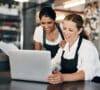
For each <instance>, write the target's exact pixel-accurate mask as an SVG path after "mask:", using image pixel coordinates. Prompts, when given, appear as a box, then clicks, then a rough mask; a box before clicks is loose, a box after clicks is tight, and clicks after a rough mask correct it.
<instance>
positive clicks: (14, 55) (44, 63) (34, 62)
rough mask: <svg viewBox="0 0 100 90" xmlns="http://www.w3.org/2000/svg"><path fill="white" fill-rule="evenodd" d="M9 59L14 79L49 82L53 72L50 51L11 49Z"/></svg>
mask: <svg viewBox="0 0 100 90" xmlns="http://www.w3.org/2000/svg"><path fill="white" fill-rule="evenodd" d="M9 59H10V69H11V78H12V79H19V80H31V81H40V82H47V81H48V75H49V74H50V73H51V72H52V70H51V53H50V52H49V51H43V50H17V51H10V52H9Z"/></svg>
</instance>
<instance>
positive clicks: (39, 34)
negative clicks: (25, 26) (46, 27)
mask: <svg viewBox="0 0 100 90" xmlns="http://www.w3.org/2000/svg"><path fill="white" fill-rule="evenodd" d="M33 40H34V41H36V42H40V43H43V28H42V27H41V26H39V27H36V29H35V32H34V35H33Z"/></svg>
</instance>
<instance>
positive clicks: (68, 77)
mask: <svg viewBox="0 0 100 90" xmlns="http://www.w3.org/2000/svg"><path fill="white" fill-rule="evenodd" d="M62 78H63V81H79V80H84V78H85V74H84V71H82V70H81V71H78V72H75V73H71V74H62Z"/></svg>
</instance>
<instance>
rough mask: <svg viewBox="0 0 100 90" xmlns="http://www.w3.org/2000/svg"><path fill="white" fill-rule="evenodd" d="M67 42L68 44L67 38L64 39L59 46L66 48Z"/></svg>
mask: <svg viewBox="0 0 100 90" xmlns="http://www.w3.org/2000/svg"><path fill="white" fill-rule="evenodd" d="M65 44H66V40H62V41H61V42H60V43H59V47H62V48H64V46H65Z"/></svg>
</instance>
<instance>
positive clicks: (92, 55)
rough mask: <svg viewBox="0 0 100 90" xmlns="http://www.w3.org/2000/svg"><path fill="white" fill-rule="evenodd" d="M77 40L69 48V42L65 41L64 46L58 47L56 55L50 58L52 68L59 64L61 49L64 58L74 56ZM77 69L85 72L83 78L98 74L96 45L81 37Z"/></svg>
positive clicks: (99, 66) (99, 69) (99, 64)
mask: <svg viewBox="0 0 100 90" xmlns="http://www.w3.org/2000/svg"><path fill="white" fill-rule="evenodd" d="M78 40H79V39H77V41H76V42H75V43H74V44H73V45H72V47H71V48H70V50H69V47H68V46H69V44H68V43H67V44H66V45H65V47H64V48H59V50H58V52H57V54H56V56H55V57H54V58H53V59H52V69H54V68H55V67H56V66H58V65H60V62H61V55H62V51H63V50H64V51H65V53H64V58H67V59H69V60H70V59H71V58H74V55H75V53H76V48H77V44H78ZM77 69H78V71H80V70H83V71H84V72H85V80H92V79H93V77H94V76H97V75H99V76H100V61H99V56H98V52H97V49H96V47H95V46H94V45H93V44H92V42H91V41H89V40H86V39H83V41H82V43H81V46H80V48H79V51H78V64H77Z"/></svg>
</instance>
